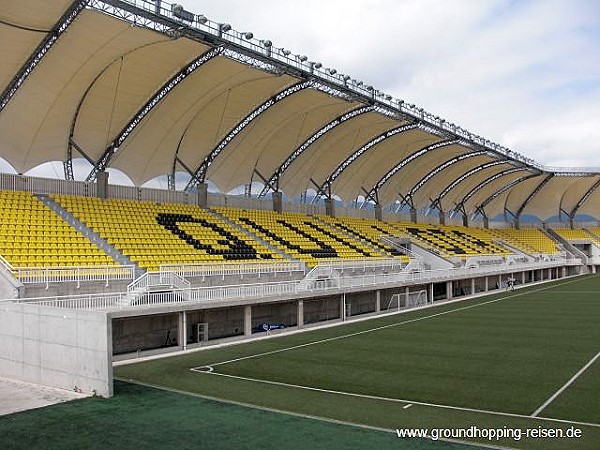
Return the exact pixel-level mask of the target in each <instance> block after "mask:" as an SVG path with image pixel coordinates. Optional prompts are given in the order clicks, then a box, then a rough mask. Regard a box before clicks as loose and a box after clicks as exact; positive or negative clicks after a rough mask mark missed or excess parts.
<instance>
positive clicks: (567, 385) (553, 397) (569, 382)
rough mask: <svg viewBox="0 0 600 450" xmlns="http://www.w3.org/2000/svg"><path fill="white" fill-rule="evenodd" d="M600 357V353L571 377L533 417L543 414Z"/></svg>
mask: <svg viewBox="0 0 600 450" xmlns="http://www.w3.org/2000/svg"><path fill="white" fill-rule="evenodd" d="M599 357H600V352H598V353H596V356H594V357H593V358H592V359H590V360H589V361H588V362H587V364H586V365H585V366H583V367H582V368H581V369H579V372H577V373H576V374H575V375H573V376H572V377H571V379H570V380H569V381H567V382H566V383H565V384H563V386H562V387H561V388H560V389H559V390H558V391H556V392H555V393H554V394H553V395H552V396H551V397H550V398H549V399H548V400H546V401H545V402H544V404H543V405H542V406H540V407H539V408H538V409H536V410H535V411H534V412H533V414H531V417H537V415H538V414H539V413H541V412H542V411H543V410H544V409H545V408H546V407H547V406H548V405H549V404H550V403H552V402H553V401H554V400H555V399H556V397H558V396H559V395H560V394H562V393H563V391H564V390H565V389H567V388H568V387H569V386H570V385H571V384H573V383H574V382H575V380H576V379H577V378H579V376H580V375H581V374H582V373H583V372H585V371H586V370H587V369H588V368H589V367H590V366H591V365H592V364H594V361H596V360H597V359H598V358H599Z"/></svg>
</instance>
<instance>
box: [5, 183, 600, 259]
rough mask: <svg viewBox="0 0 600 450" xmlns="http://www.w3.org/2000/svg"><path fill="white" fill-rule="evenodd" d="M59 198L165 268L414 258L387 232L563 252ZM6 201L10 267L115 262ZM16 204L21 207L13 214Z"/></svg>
mask: <svg viewBox="0 0 600 450" xmlns="http://www.w3.org/2000/svg"><path fill="white" fill-rule="evenodd" d="M53 199H54V200H55V201H56V202H58V203H59V204H60V205H61V206H62V207H64V208H65V209H66V210H67V211H68V212H69V213H71V214H72V215H74V216H75V217H76V218H77V219H79V220H80V221H81V222H83V223H84V224H85V225H86V226H87V227H89V228H90V229H92V230H93V231H95V232H96V233H98V234H99V235H100V236H102V237H103V238H104V239H106V240H107V241H108V242H109V243H111V244H112V245H114V246H115V247H116V248H117V249H119V250H120V251H121V252H122V253H123V254H125V255H126V256H128V257H129V258H130V259H131V260H132V261H135V262H137V263H138V264H139V265H140V266H141V267H144V268H146V269H147V270H157V269H158V268H159V266H160V265H161V264H180V263H196V264H198V263H207V262H219V263H220V262H244V261H262V260H282V259H284V258H285V257H286V256H284V255H287V257H289V258H292V259H295V260H300V261H304V262H306V263H307V264H309V265H314V264H317V263H319V262H323V261H329V260H339V259H381V258H390V257H395V258H399V259H400V260H402V261H405V262H408V258H407V257H406V256H404V255H402V253H401V252H399V251H398V249H396V248H394V247H393V246H391V245H390V244H386V243H384V242H383V240H382V236H384V235H393V236H396V237H398V236H400V237H402V236H405V237H408V238H410V239H412V240H414V241H416V242H419V243H422V244H426V245H428V246H430V247H431V248H433V249H435V250H436V251H437V252H438V253H441V254H443V255H445V256H460V257H467V256H475V255H483V254H494V255H506V254H509V253H510V250H508V249H507V248H506V247H503V246H501V245H499V244H498V243H497V241H498V240H499V239H500V240H504V241H506V242H508V243H510V244H511V245H512V246H513V247H516V248H519V249H522V250H523V251H528V252H540V253H554V252H556V251H557V247H556V244H555V243H554V241H552V240H551V239H550V238H549V237H548V236H547V235H545V234H544V233H543V232H541V231H540V230H537V229H527V230H487V229H478V228H467V227H458V226H440V225H429V224H414V223H406V222H404V223H402V222H384V221H378V220H375V219H363V218H331V217H327V216H308V215H305V214H300V213H276V212H273V211H260V210H241V209H234V208H224V207H223V208H215V209H214V210H207V209H203V208H200V207H198V206H196V205H182V204H158V203H154V202H140V201H134V200H121V199H109V200H102V199H98V198H93V197H75V196H64V195H54V196H53ZM0 204H4V205H7V206H6V207H7V208H8V210H9V211H10V214H3V215H2V217H0V254H1V255H2V256H4V257H5V258H7V259H8V260H9V261H10V262H11V263H12V264H13V265H33V266H40V265H41V266H43V265H47V264H49V258H50V257H52V259H51V264H54V265H72V264H76V263H77V262H78V261H83V262H85V263H86V265H88V264H99V265H106V264H116V263H115V262H114V261H112V259H111V258H110V257H109V256H107V255H106V254H104V252H103V251H102V250H100V249H98V248H97V247H96V246H95V245H93V244H92V243H90V241H89V240H87V239H86V238H85V237H84V236H83V235H82V234H80V233H79V232H78V231H76V230H75V229H73V228H72V227H71V226H70V225H68V224H67V223H66V222H64V221H63V220H62V219H61V218H60V217H59V216H58V215H56V214H55V213H54V212H53V211H51V210H50V209H49V208H47V207H46V206H45V205H44V204H43V203H42V202H41V201H39V200H38V199H37V198H36V197H35V196H33V195H32V194H29V193H25V192H12V191H11V192H0ZM12 204H18V205H19V209H16V210H15V209H11V206H10V205H12ZM28 205H29V209H28ZM234 224H235V225H234ZM598 231H600V230H598ZM581 233H584V234H586V235H587V237H588V238H591V236H590V234H589V233H587V232H585V231H578V232H577V234H576V236H582V234H581ZM569 236H575V234H570V235H569ZM263 242H264V243H266V245H265V244H264V243H263Z"/></svg>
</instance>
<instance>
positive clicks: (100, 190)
mask: <svg viewBox="0 0 600 450" xmlns="http://www.w3.org/2000/svg"><path fill="white" fill-rule="evenodd" d="M96 195H97V196H98V198H108V172H104V171H102V172H98V175H97V176H96Z"/></svg>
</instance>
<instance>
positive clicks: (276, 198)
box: [272, 192, 283, 213]
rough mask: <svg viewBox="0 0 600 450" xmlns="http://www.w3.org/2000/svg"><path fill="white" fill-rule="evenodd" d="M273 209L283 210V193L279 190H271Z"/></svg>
mask: <svg viewBox="0 0 600 450" xmlns="http://www.w3.org/2000/svg"><path fill="white" fill-rule="evenodd" d="M272 198H273V211H275V212H278V213H281V212H283V194H282V193H281V192H273V197H272Z"/></svg>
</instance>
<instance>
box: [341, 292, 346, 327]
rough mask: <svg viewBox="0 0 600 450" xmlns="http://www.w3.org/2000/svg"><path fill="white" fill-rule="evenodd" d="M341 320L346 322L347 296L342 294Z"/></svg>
mask: <svg viewBox="0 0 600 450" xmlns="http://www.w3.org/2000/svg"><path fill="white" fill-rule="evenodd" d="M340 319H341V320H342V321H345V320H346V294H342V296H341V297H340Z"/></svg>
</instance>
